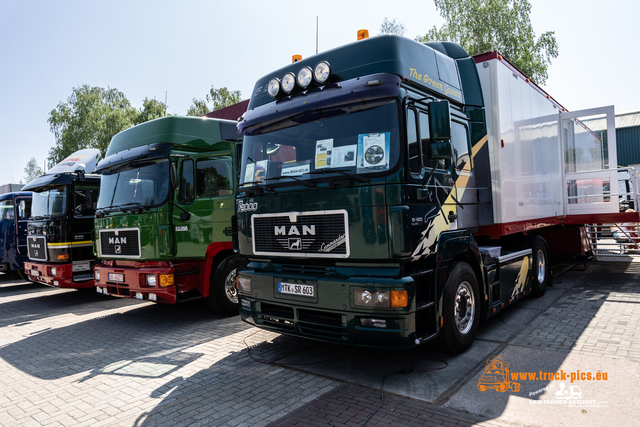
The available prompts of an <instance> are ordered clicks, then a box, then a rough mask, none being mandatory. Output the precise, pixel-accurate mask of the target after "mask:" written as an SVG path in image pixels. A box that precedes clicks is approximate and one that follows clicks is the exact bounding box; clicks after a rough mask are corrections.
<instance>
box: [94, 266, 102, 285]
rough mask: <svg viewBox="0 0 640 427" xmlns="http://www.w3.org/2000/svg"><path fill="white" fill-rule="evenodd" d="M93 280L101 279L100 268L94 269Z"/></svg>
mask: <svg viewBox="0 0 640 427" xmlns="http://www.w3.org/2000/svg"><path fill="white" fill-rule="evenodd" d="M93 280H95V281H96V282H99V281H100V270H98V269H97V268H96V269H95V270H93Z"/></svg>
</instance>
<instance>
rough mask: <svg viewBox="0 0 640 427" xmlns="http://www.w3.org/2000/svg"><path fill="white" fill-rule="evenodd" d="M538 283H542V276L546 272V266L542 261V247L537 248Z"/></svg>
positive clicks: (543, 276)
mask: <svg viewBox="0 0 640 427" xmlns="http://www.w3.org/2000/svg"><path fill="white" fill-rule="evenodd" d="M537 258H538V283H544V278H545V276H546V274H547V266H546V264H545V261H544V253H543V252H542V249H539V250H538V256H537Z"/></svg>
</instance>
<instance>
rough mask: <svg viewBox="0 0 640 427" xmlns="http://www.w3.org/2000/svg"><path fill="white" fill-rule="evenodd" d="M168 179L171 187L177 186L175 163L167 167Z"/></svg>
mask: <svg viewBox="0 0 640 427" xmlns="http://www.w3.org/2000/svg"><path fill="white" fill-rule="evenodd" d="M169 179H170V180H171V187H172V188H176V187H177V186H178V171H177V170H176V164H175V163H171V168H170V169H169Z"/></svg>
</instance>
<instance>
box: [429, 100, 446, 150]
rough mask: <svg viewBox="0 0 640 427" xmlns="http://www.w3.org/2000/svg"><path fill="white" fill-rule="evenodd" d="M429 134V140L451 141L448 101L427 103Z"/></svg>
mask: <svg viewBox="0 0 640 427" xmlns="http://www.w3.org/2000/svg"><path fill="white" fill-rule="evenodd" d="M429 132H430V138H431V140H432V141H433V140H436V141H437V140H450V139H451V112H450V110H449V101H444V100H443V101H433V102H430V103H429Z"/></svg>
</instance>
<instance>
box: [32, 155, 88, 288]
mask: <svg viewBox="0 0 640 427" xmlns="http://www.w3.org/2000/svg"><path fill="white" fill-rule="evenodd" d="M99 160H100V150H98V149H95V148H88V149H84V150H79V151H76V152H75V153H73V154H71V155H70V156H68V157H67V158H65V159H64V160H63V161H61V162H60V163H58V164H57V165H56V166H54V167H53V168H51V169H49V171H48V172H47V173H46V174H45V175H42V176H41V177H39V178H36V179H34V180H33V181H31V182H30V183H28V184H27V185H26V186H25V187H24V188H25V189H27V190H29V191H32V192H33V200H32V206H31V217H30V218H29V221H28V224H27V231H28V235H27V251H28V254H29V260H28V261H25V263H24V271H25V273H26V274H27V276H28V277H29V280H31V281H32V282H37V283H42V284H44V285H47V286H54V287H60V288H75V289H91V288H93V267H94V266H95V264H96V258H95V256H94V255H93V237H92V236H93V215H94V213H95V210H96V203H97V202H98V191H99V189H100V175H96V174H94V173H92V172H93V169H94V168H95V166H96V164H97V163H98V161H99Z"/></svg>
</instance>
